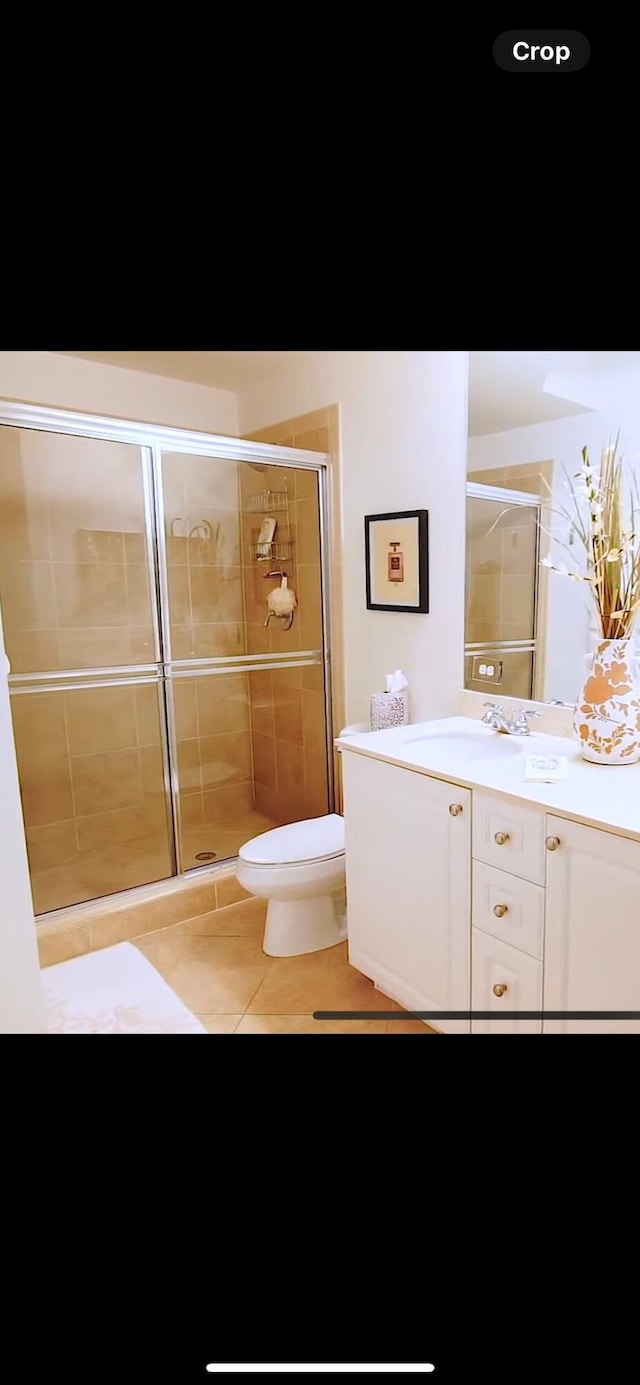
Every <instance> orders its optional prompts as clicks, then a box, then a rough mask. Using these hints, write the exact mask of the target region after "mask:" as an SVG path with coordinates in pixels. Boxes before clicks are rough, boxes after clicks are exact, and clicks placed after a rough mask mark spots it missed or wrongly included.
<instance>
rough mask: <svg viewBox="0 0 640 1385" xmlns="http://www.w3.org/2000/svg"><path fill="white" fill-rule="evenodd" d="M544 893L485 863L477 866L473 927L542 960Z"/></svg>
mask: <svg viewBox="0 0 640 1385" xmlns="http://www.w3.org/2000/svg"><path fill="white" fill-rule="evenodd" d="M544 897H545V895H544V890H543V889H542V886H541V885H532V884H531V881H530V880H521V879H520V878H519V876H517V875H508V874H507V872H506V871H504V870H497V869H496V867H495V866H487V865H485V864H484V861H474V862H473V893H472V923H473V926H474V928H481V929H482V931H483V933H491V934H492V935H493V937H494V938H501V939H502V941H503V942H505V943H509V944H510V946H511V947H520V948H522V951H523V952H528V953H529V955H530V956H531V957H538V958H539V959H540V960H542V940H543V936H544Z"/></svg>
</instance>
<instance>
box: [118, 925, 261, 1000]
mask: <svg viewBox="0 0 640 1385" xmlns="http://www.w3.org/2000/svg"><path fill="white" fill-rule="evenodd" d="M171 931H172V936H171V937H164V936H162V935H160V934H157V935H156V936H155V937H151V936H148V937H145V938H139V939H138V940H137V941H136V943H135V946H136V947H137V948H139V950H140V952H142V953H143V955H144V956H145V957H147V958H148V960H149V961H150V962H151V964H152V966H154V967H156V968H157V970H158V971H159V972H160V974H161V976H164V979H165V981H167V982H168V984H169V985H170V986H171V987H172V989H173V990H174V991H175V992H176V995H179V996H180V999H181V1000H182V1001H183V1002H184V1004H185V1005H186V1006H187V1008H188V1009H189V1010H193V1012H194V1014H196V1015H225V1014H226V1015H237V1014H244V1011H245V1010H246V1009H247V1006H248V1004H249V1001H250V1000H251V999H252V997H253V996H254V994H255V992H256V990H257V989H258V986H259V985H260V982H261V981H263V980H264V977H265V975H266V973H267V970H268V968H269V965H270V960H269V958H268V957H265V955H264V952H263V951H262V947H261V945H260V941H259V940H258V939H254V938H185V937H180V936H178V937H176V936H175V933H174V931H173V930H171Z"/></svg>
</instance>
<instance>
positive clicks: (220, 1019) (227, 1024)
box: [196, 1015, 242, 1034]
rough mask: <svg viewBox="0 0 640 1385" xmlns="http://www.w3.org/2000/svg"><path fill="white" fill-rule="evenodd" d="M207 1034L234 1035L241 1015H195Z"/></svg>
mask: <svg viewBox="0 0 640 1385" xmlns="http://www.w3.org/2000/svg"><path fill="white" fill-rule="evenodd" d="M196 1019H199V1020H200V1023H201V1024H202V1025H204V1027H205V1029H206V1031H207V1034H234V1033H235V1031H236V1028H237V1026H238V1024H239V1022H240V1020H241V1019H242V1015H196Z"/></svg>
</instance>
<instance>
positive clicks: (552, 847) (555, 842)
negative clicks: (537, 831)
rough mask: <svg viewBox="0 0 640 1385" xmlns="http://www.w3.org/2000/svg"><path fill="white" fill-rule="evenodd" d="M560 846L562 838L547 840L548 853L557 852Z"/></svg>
mask: <svg viewBox="0 0 640 1385" xmlns="http://www.w3.org/2000/svg"><path fill="white" fill-rule="evenodd" d="M559 845H560V838H559V837H547V840H546V842H545V846H546V848H547V851H557V850H558V847H559Z"/></svg>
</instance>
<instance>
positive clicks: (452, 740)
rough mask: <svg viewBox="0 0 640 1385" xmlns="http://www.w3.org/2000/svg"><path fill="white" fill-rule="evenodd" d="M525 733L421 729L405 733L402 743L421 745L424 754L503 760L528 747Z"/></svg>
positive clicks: (529, 740) (529, 742)
mask: <svg viewBox="0 0 640 1385" xmlns="http://www.w3.org/2000/svg"><path fill="white" fill-rule="evenodd" d="M531 740H533V737H531V739H529V737H528V736H522V737H519V736H503V735H500V733H499V732H495V733H494V734H493V735H492V736H482V735H477V734H476V735H474V733H473V731H467V732H465V731H456V732H449V733H447V734H442V735H438V733H437V732H424V731H423V732H422V734H421V735H419V736H406V737H405V740H404V745H417V744H418V743H421V744H422V745H424V747H425V750H427V752H428V754H429V755H430V756H431V755H434V756H437V757H438V759H441V758H442V759H444V758H447V757H448V758H457V759H463V760H505V759H508V757H509V756H510V755H522V753H523V751H524V750H525V749H526V747H527V746H529V748H531Z"/></svg>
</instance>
